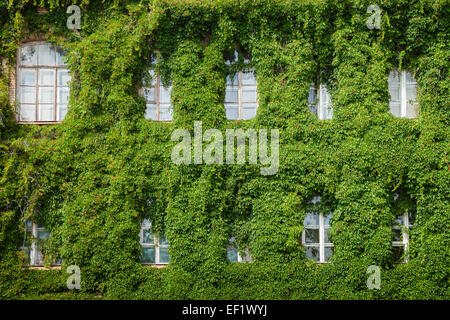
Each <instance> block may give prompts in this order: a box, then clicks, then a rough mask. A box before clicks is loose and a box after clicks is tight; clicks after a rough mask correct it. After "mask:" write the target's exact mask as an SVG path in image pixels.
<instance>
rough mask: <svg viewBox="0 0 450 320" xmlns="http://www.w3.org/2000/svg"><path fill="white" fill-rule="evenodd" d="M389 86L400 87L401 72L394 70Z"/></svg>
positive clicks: (390, 75) (390, 74)
mask: <svg viewBox="0 0 450 320" xmlns="http://www.w3.org/2000/svg"><path fill="white" fill-rule="evenodd" d="M388 85H389V86H395V87H400V72H398V71H397V70H392V71H391V72H390V73H389V77H388Z"/></svg>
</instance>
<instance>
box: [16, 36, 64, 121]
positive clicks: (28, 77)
mask: <svg viewBox="0 0 450 320" xmlns="http://www.w3.org/2000/svg"><path fill="white" fill-rule="evenodd" d="M18 57H19V59H18V62H17V84H16V92H17V94H16V98H17V101H18V102H19V105H20V109H19V113H18V121H19V122H59V121H62V120H63V119H64V117H65V115H66V113H67V105H68V102H69V87H68V85H69V81H70V78H71V77H70V75H69V71H68V69H67V66H66V64H65V63H64V61H63V57H64V50H63V49H62V48H60V47H57V46H54V45H52V44H49V43H45V42H30V43H27V44H24V45H22V46H21V47H20V49H19V54H18Z"/></svg>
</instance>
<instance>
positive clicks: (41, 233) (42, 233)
mask: <svg viewBox="0 0 450 320" xmlns="http://www.w3.org/2000/svg"><path fill="white" fill-rule="evenodd" d="M37 236H38V238H39V239H41V240H46V239H48V237H49V236H50V233H49V232H48V231H47V230H38V233H37Z"/></svg>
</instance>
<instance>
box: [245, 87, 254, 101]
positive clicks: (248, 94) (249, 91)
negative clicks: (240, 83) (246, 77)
mask: <svg viewBox="0 0 450 320" xmlns="http://www.w3.org/2000/svg"><path fill="white" fill-rule="evenodd" d="M242 102H256V87H249V88H243V89H242Z"/></svg>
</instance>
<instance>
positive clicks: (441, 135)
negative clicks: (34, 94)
mask: <svg viewBox="0 0 450 320" xmlns="http://www.w3.org/2000/svg"><path fill="white" fill-rule="evenodd" d="M74 2H75V1H74ZM71 3H72V1H68V0H61V1H59V0H41V1H34V2H33V1H29V0H20V1H9V3H8V1H3V2H2V3H1V4H0V18H1V23H0V41H1V43H2V46H1V49H0V56H1V57H2V58H3V59H4V62H5V66H9V67H11V68H14V66H15V53H16V49H17V48H18V46H19V45H20V43H21V40H22V39H23V38H25V37H27V36H28V35H30V34H45V35H46V37H47V39H48V41H52V42H56V43H59V44H61V45H63V47H64V48H65V49H66V50H68V52H69V58H68V64H69V68H70V70H71V73H72V82H71V97H70V110H69V113H68V114H67V116H66V118H65V120H64V121H63V122H62V123H61V124H59V125H53V126H35V125H18V124H17V123H16V121H15V120H14V116H13V109H14V107H15V106H11V105H10V104H9V102H8V90H7V88H8V85H9V81H10V77H9V75H10V70H8V69H7V68H5V69H4V70H2V73H1V77H0V89H1V95H0V214H1V216H0V297H1V298H23V297H28V298H39V297H41V295H42V298H73V299H77V298H95V296H96V294H97V293H98V292H99V293H101V294H102V295H103V296H106V297H109V298H136V299H165V298H168V299H187V298H189V299H222V298H233V299H411V298H422V299H448V298H449V296H450V295H449V287H448V284H449V268H450V251H449V247H450V246H449V245H450V243H449V231H448V230H449V225H450V223H449V222H450V214H449V213H450V201H449V200H450V188H449V186H450V164H449V160H450V155H449V151H450V126H449V125H450V106H449V101H450V99H449V98H450V92H449V89H450V75H449V72H448V67H449V63H450V50H449V46H450V39H449V33H448V30H449V28H450V21H449V19H450V6H449V2H448V1H447V0H414V1H410V0H393V1H384V0H383V1H378V3H377V4H378V5H379V6H380V8H381V9H382V23H381V24H382V25H381V29H380V30H370V29H368V28H367V26H366V20H367V18H368V16H369V15H370V14H368V13H366V10H367V7H368V6H369V5H371V4H374V1H372V0H370V1H362V0H361V1H358V0H353V1H349V0H346V1H333V0H323V1H318V0H317V1H299V0H278V1H277V0H253V1H250V0H213V1H209V0H206V1H205V0H199V1H196V0H186V1H184V0H183V1H181V0H180V1H177V0H155V1H151V0H148V1H144V0H142V1H132V0H127V1H93V0H90V1H89V0H82V1H81V2H80V1H78V4H79V5H80V6H81V8H82V29H81V31H80V32H72V31H70V30H68V29H67V28H66V19H67V16H68V15H67V14H66V12H65V10H66V7H67V6H68V5H69V4H71ZM37 6H43V7H46V8H47V9H48V13H46V14H38V13H37V11H36V8H37ZM235 49H238V51H239V52H240V59H239V61H240V62H239V63H238V64H237V65H236V66H233V67H228V66H227V65H226V64H225V56H226V55H227V54H228V53H229V52H230V51H231V52H233V51H234V50H235ZM152 56H153V57H155V56H157V57H158V63H157V70H159V72H161V74H162V78H163V81H164V82H165V83H168V82H172V83H173V91H172V101H173V106H174V120H173V121H172V122H170V123H164V122H155V121H151V120H146V119H144V110H145V102H144V99H143V98H142V97H140V96H139V94H138V88H139V87H140V85H141V80H142V78H143V76H144V74H145V73H146V70H147V69H148V67H149V65H150V62H151V60H152ZM244 57H249V58H251V66H252V67H254V68H255V70H256V72H257V80H258V94H259V107H258V111H257V115H256V117H255V118H254V119H252V120H248V121H228V120H226V117H225V111H224V107H223V99H224V94H225V77H226V75H227V74H228V73H230V72H234V71H236V70H237V69H238V68H239V67H242V66H241V65H240V63H242V61H243V58H244ZM233 68H234V69H233ZM392 68H404V69H409V70H413V71H414V73H415V77H416V79H417V81H418V87H419V92H418V100H419V104H420V116H419V118H418V119H414V120H411V119H402V118H396V117H394V116H392V115H391V114H390V113H389V112H388V110H389V93H388V87H387V78H388V74H389V71H390V70H391V69H392ZM322 71H323V72H322ZM318 74H322V77H323V81H326V82H327V83H328V85H329V88H331V95H332V99H333V106H334V118H333V119H332V120H326V121H321V120H318V119H317V117H316V116H314V115H313V114H312V113H311V112H310V111H309V109H308V105H307V97H308V89H309V86H310V83H311V82H313V81H317V75H318ZM194 120H202V121H203V127H204V129H206V128H218V129H221V130H225V129H226V128H237V127H241V128H268V129H272V128H279V129H280V139H281V141H280V169H279V171H278V173H277V174H276V175H273V176H261V175H260V174H259V167H258V165H180V166H176V165H174V164H173V163H172V162H171V160H170V154H171V150H172V146H173V142H171V141H170V136H171V133H172V131H173V130H174V129H175V128H192V127H193V121H194ZM394 192H398V193H400V194H401V195H402V199H403V200H402V203H403V205H404V206H417V219H416V223H415V226H414V229H413V231H412V235H411V239H412V241H411V245H410V259H409V262H408V263H407V264H396V263H395V262H394V259H393V251H392V245H391V241H392V231H391V225H392V222H393V220H394V219H395V217H396V215H397V214H398V212H399V210H400V209H399V208H398V206H397V205H394V201H393V194H394ZM316 194H321V195H322V196H323V198H324V199H326V203H329V205H330V207H331V209H333V210H334V213H333V217H332V223H331V224H332V229H331V234H332V241H333V243H334V255H333V256H332V260H331V262H332V263H329V264H324V265H317V264H315V263H313V262H312V261H309V260H308V259H306V256H305V252H304V248H303V247H302V245H301V237H300V235H301V232H302V230H303V220H304V217H305V205H306V203H307V202H308V200H309V199H310V198H311V197H312V196H313V195H316ZM30 218H31V219H33V220H34V221H36V222H38V223H42V224H44V225H45V226H46V227H47V229H49V230H50V231H51V235H52V236H51V237H50V239H49V242H48V243H47V249H46V253H47V255H46V256H47V260H48V262H50V261H53V260H54V259H55V258H56V257H57V256H60V257H62V259H63V265H62V271H58V270H53V271H37V270H27V269H23V268H22V267H21V266H22V263H23V262H22V261H21V258H20V254H19V253H18V252H19V247H20V245H21V243H22V240H23V223H24V221H25V219H30ZM143 218H150V219H151V221H152V223H153V225H154V227H155V228H156V230H158V231H159V232H160V233H163V232H165V233H166V234H167V237H168V240H169V242H170V256H171V263H170V265H169V266H168V267H166V268H164V269H154V268H147V267H145V268H143V267H142V265H141V264H140V255H141V250H140V244H139V236H138V234H139V230H140V224H141V221H142V219H143ZM231 235H235V236H236V240H237V242H238V243H239V244H240V246H241V248H243V247H244V246H248V247H249V249H250V251H251V254H252V256H253V258H254V262H253V263H242V264H238V263H230V262H228V261H227V260H226V245H227V243H228V239H229V238H230V236H231ZM72 264H75V265H78V266H80V268H81V272H82V290H81V293H80V292H74V291H72V292H69V290H67V288H65V279H66V275H65V272H64V270H65V268H66V266H68V265H72ZM369 265H379V266H380V267H381V268H382V273H381V276H382V283H381V289H380V290H369V289H368V288H367V287H366V279H367V276H368V275H367V274H366V269H367V266H369Z"/></svg>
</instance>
